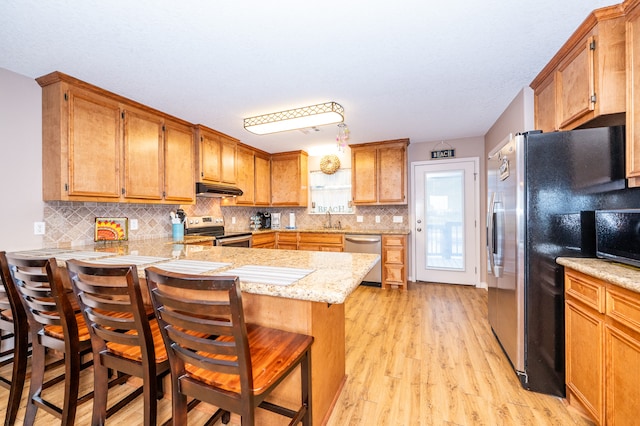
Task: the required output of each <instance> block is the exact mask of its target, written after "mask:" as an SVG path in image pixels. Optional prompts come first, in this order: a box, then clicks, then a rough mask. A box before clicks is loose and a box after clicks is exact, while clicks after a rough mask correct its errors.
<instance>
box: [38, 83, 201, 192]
mask: <svg viewBox="0 0 640 426" xmlns="http://www.w3.org/2000/svg"><path fill="white" fill-rule="evenodd" d="M37 82H38V83H39V84H40V86H42V128H43V132H42V135H43V137H42V153H43V158H42V173H43V185H42V186H43V199H44V200H45V201H52V200H63V201H105V202H148V203H175V202H178V201H179V202H184V203H193V202H194V201H195V198H194V196H195V194H194V190H195V189H194V186H195V185H194V172H193V170H194V167H193V136H192V134H193V131H192V126H191V124H190V123H187V122H183V121H181V120H179V119H177V118H174V117H171V116H169V115H166V114H163V113H161V112H159V111H156V110H153V109H152V108H148V107H146V106H144V105H141V104H138V103H136V102H134V101H131V100H128V99H126V98H123V97H120V96H118V95H115V94H113V93H110V92H107V91H105V90H102V89H100V88H98V87H95V86H92V85H90V84H88V83H85V82H83V81H80V80H77V79H75V78H73V77H70V76H67V75H65V74H62V73H59V72H54V73H51V74H48V75H45V76H43V77H40V78H38V79H37ZM174 177H175V178H177V180H174Z"/></svg>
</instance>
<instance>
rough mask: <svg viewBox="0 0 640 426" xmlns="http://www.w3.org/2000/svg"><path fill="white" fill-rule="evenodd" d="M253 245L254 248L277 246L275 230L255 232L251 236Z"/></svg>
mask: <svg viewBox="0 0 640 426" xmlns="http://www.w3.org/2000/svg"><path fill="white" fill-rule="evenodd" d="M251 240H252V241H251V247H252V248H270V249H274V248H276V233H275V232H265V233H259V234H253V236H252V237H251Z"/></svg>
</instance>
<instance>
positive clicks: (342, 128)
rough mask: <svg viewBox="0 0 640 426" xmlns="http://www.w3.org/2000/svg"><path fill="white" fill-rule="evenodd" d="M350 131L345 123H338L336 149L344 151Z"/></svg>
mask: <svg viewBox="0 0 640 426" xmlns="http://www.w3.org/2000/svg"><path fill="white" fill-rule="evenodd" d="M350 133H351V131H350V130H349V127H348V126H347V125H346V124H345V123H340V124H338V136H336V141H337V142H338V151H340V152H344V149H345V148H346V147H347V141H348V140H349V134H350Z"/></svg>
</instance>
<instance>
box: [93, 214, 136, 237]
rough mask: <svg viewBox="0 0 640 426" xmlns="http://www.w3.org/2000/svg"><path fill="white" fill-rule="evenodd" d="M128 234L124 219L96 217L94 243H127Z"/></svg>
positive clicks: (125, 219) (126, 220)
mask: <svg viewBox="0 0 640 426" xmlns="http://www.w3.org/2000/svg"><path fill="white" fill-rule="evenodd" d="M128 232H129V226H128V219H127V218H126V217H96V226H95V238H94V240H95V241H127V240H128V239H129V234H128Z"/></svg>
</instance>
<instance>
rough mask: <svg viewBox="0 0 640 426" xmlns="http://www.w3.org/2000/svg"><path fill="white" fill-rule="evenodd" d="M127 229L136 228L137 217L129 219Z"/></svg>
mask: <svg viewBox="0 0 640 426" xmlns="http://www.w3.org/2000/svg"><path fill="white" fill-rule="evenodd" d="M129 229H130V230H131V231H135V230H136V229H138V219H131V220H130V221H129Z"/></svg>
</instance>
